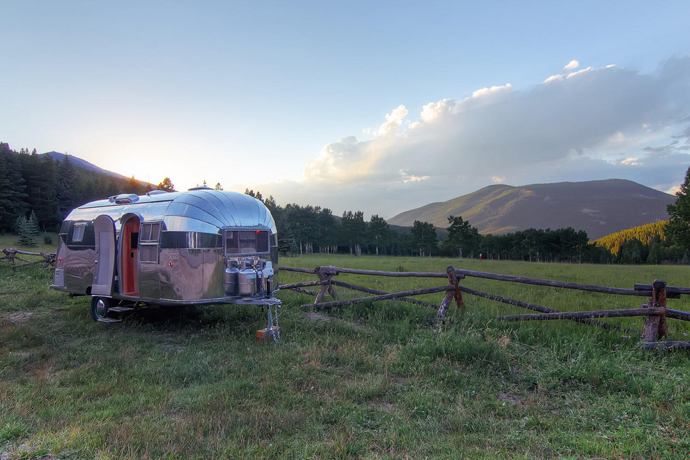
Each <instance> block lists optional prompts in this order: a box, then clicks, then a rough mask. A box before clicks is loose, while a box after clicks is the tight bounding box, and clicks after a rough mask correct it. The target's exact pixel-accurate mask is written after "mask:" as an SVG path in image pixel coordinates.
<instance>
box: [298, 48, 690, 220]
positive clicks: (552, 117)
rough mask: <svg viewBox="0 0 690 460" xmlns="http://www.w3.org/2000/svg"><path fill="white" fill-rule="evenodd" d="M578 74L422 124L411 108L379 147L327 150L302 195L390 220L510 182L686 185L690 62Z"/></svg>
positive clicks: (309, 170) (496, 95)
mask: <svg viewBox="0 0 690 460" xmlns="http://www.w3.org/2000/svg"><path fill="white" fill-rule="evenodd" d="M569 66H570V67H571V68H568V67H569ZM578 67H579V63H578ZM572 68H574V67H573V66H572V65H571V63H569V64H568V65H567V66H566V69H565V70H566V72H565V73H563V74H558V75H554V76H552V77H549V78H547V79H546V80H545V81H544V82H543V83H540V84H537V85H534V86H533V87H530V88H526V89H519V90H517V89H515V88H513V87H512V86H511V85H510V84H504V85H497V86H487V87H485V88H480V89H477V90H476V91H473V92H471V93H470V95H469V96H467V97H465V98H461V99H452V98H443V99H439V100H436V101H431V102H428V103H426V104H424V105H422V107H421V109H420V110H419V111H418V113H417V114H416V115H415V114H412V113H410V110H409V109H408V108H407V107H406V106H405V105H399V106H398V107H396V108H394V109H393V110H391V111H390V112H389V113H388V114H387V115H386V116H385V118H384V120H383V123H382V124H381V126H380V127H379V128H378V130H376V132H375V133H374V135H373V136H372V137H371V138H370V139H366V140H359V139H357V138H355V137H352V136H350V137H345V138H343V139H341V140H340V141H337V142H334V143H331V144H328V145H326V146H325V147H324V148H323V149H322V151H321V153H320V154H319V156H318V157H317V158H315V159H314V160H313V161H311V162H310V163H309V164H308V165H307V167H306V169H305V181H304V182H303V183H302V185H301V186H302V188H303V189H305V190H306V189H309V188H310V187H311V186H315V185H317V184H324V183H328V184H330V185H332V187H330V189H331V190H333V193H332V194H331V195H329V196H326V195H323V194H322V199H321V200H320V201H319V203H320V204H322V205H326V206H330V207H333V208H334V209H336V210H338V209H354V208H357V209H363V210H365V211H369V212H378V213H380V214H384V215H388V216H390V215H392V214H395V213H396V212H398V211H401V210H404V209H409V208H411V207H413V206H416V205H421V204H425V203H427V202H429V201H439V200H441V199H448V198H451V197H453V196H457V195H459V194H461V193H465V192H470V191H472V190H475V189H476V188H479V187H481V186H484V185H487V184H490V183H492V182H498V179H500V182H503V181H504V180H505V178H509V181H510V183H512V184H519V183H530V182H549V181H556V180H586V179H596V178H607V177H621V178H629V179H631V180H637V181H640V182H642V183H644V184H647V185H650V186H654V187H657V188H659V189H660V190H668V189H670V188H671V187H672V186H674V185H676V184H677V183H680V181H681V180H682V176H683V174H684V172H685V169H686V168H687V166H688V165H689V164H690V57H684V58H674V59H670V60H668V61H666V62H663V63H662V64H661V65H660V66H659V68H658V70H657V71H655V72H653V73H649V74H644V73H640V72H637V71H634V70H629V69H624V68H621V67H618V66H613V67H609V66H607V67H603V68H593V67H585V68H582V69H580V70H574V71H569V70H572ZM319 187H320V189H323V186H322V185H319ZM290 195H293V196H294V195H295V193H294V191H293V192H292V193H291V192H289V191H288V196H290ZM287 199H288V200H290V199H291V198H289V197H287Z"/></svg>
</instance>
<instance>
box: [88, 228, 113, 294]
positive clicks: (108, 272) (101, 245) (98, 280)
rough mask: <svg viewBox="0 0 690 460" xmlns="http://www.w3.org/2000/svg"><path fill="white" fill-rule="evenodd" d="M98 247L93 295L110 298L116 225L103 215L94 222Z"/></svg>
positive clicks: (92, 288)
mask: <svg viewBox="0 0 690 460" xmlns="http://www.w3.org/2000/svg"><path fill="white" fill-rule="evenodd" d="M93 230H94V236H95V238H94V239H95V246H96V260H95V264H96V268H95V270H94V279H93V285H92V287H91V295H101V296H110V295H111V294H112V291H113V274H114V271H115V223H114V222H113V219H111V218H110V217H109V216H105V215H101V216H98V217H97V218H96V220H94V221H93Z"/></svg>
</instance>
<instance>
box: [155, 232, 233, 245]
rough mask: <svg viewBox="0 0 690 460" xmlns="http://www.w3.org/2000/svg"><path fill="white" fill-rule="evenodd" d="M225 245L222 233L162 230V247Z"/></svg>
mask: <svg viewBox="0 0 690 460" xmlns="http://www.w3.org/2000/svg"><path fill="white" fill-rule="evenodd" d="M222 247H223V241H222V239H221V237H220V235H214V234H213V233H203V232H161V248H166V249H217V248H222Z"/></svg>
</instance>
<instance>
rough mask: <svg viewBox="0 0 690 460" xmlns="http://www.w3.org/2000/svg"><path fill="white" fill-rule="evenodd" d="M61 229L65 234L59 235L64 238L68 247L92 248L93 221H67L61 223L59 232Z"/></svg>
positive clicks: (77, 248)
mask: <svg viewBox="0 0 690 460" xmlns="http://www.w3.org/2000/svg"><path fill="white" fill-rule="evenodd" d="M63 230H64V231H65V232H66V234H61V235H60V237H61V238H64V240H65V243H67V247H68V248H69V249H73V250H83V249H94V247H95V246H94V242H95V241H94V233H93V222H86V221H81V222H67V223H65V224H63V225H62V227H61V228H60V232H62V231H63Z"/></svg>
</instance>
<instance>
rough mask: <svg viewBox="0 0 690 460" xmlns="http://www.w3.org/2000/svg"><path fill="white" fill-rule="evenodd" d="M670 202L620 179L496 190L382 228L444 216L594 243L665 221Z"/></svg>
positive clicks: (405, 215) (442, 221) (482, 226)
mask: <svg viewBox="0 0 690 460" xmlns="http://www.w3.org/2000/svg"><path fill="white" fill-rule="evenodd" d="M674 201H675V197H673V196H672V195H669V194H667V193H663V192H660V191H658V190H654V189H652V188H649V187H646V186H644V185H641V184H638V183H637V182H633V181H629V180H624V179H606V180H595V181H586V182H557V183H552V184H532V185H524V186H519V187H514V186H510V185H504V184H498V185H490V186H488V187H484V188H482V189H480V190H477V191H476V192H473V193H469V194H467V195H462V196H459V197H457V198H453V199H451V200H448V201H444V202H438V203H430V204H428V205H425V206H422V207H419V208H416V209H412V210H409V211H405V212H402V213H400V214H398V215H396V216H394V217H392V218H391V219H388V223H389V224H392V225H401V226H411V225H412V223H413V222H414V221H415V220H419V221H423V222H431V223H432V224H434V225H435V226H437V227H442V228H445V227H447V226H448V220H447V218H448V216H450V215H454V216H462V217H463V218H464V219H467V220H469V221H470V223H471V224H472V225H474V226H475V227H477V228H478V229H479V231H480V232H482V233H485V234H487V233H488V234H492V233H493V234H502V233H509V232H514V231H518V230H525V229H528V228H544V229H545V228H552V229H555V228H564V227H573V228H574V229H576V230H585V231H586V232H587V234H588V235H589V237H590V238H591V239H596V238H599V237H601V236H603V235H607V234H609V233H613V232H616V231H618V230H623V229H626V228H630V227H636V226H638V225H643V224H647V223H650V222H655V221H658V220H663V219H666V218H667V217H668V215H667V213H666V206H667V205H669V204H671V203H673V202H674Z"/></svg>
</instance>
